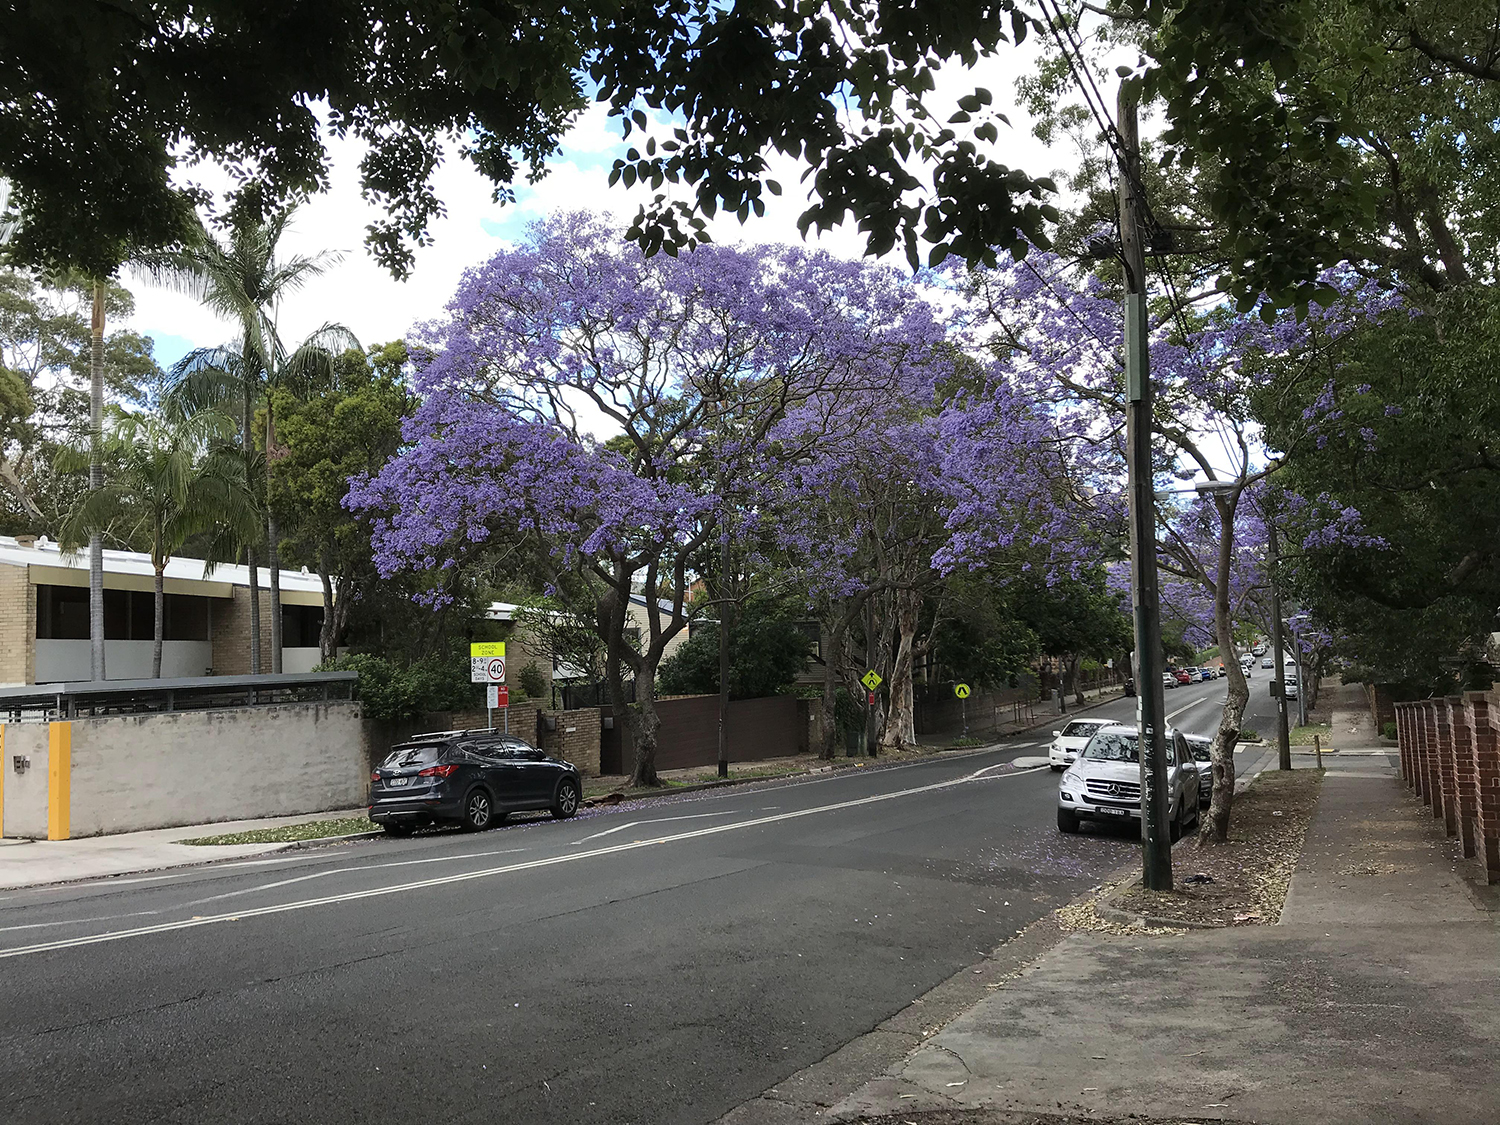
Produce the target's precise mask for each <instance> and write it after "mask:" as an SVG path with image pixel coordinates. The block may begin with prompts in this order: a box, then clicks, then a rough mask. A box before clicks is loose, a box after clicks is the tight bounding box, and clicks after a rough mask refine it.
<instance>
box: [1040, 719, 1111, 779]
mask: <svg viewBox="0 0 1500 1125" xmlns="http://www.w3.org/2000/svg"><path fill="white" fill-rule="evenodd" d="M1109 725H1110V720H1109V719H1074V720H1073V721H1072V722H1071V723H1069V724H1068V725H1067V726H1065V727H1063V729H1062V730H1055V731H1053V732H1052V745H1051V746H1049V747H1048V748H1047V759H1048V761H1050V762H1051V763H1052V768H1053V769H1054V770H1060V769H1066V768H1067V767H1068V766H1071V765H1072V764H1073V759H1074V758H1076V757H1078V752H1079V751H1080V750H1082V749H1083V748H1084V747H1085V746H1087V745H1088V744H1089V739H1091V738H1093V737H1094V735H1095V733H1097V732H1098V730H1099V728H1100V727H1107V726H1109Z"/></svg>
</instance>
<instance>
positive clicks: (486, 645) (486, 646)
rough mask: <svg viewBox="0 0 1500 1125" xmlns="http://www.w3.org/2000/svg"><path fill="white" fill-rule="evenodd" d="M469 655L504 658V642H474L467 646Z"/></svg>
mask: <svg viewBox="0 0 1500 1125" xmlns="http://www.w3.org/2000/svg"><path fill="white" fill-rule="evenodd" d="M469 655H470V656H471V657H472V656H504V655H505V642H504V641H475V642H474V643H473V644H471V645H469Z"/></svg>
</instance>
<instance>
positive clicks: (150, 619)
mask: <svg viewBox="0 0 1500 1125" xmlns="http://www.w3.org/2000/svg"><path fill="white" fill-rule="evenodd" d="M88 566H89V564H88V553H87V552H86V551H85V552H81V553H79V554H76V555H73V556H72V557H67V556H65V555H64V554H63V553H62V552H61V551H60V550H59V549H58V547H57V544H55V543H49V542H48V541H47V540H46V539H36V540H33V539H31V538H29V537H22V538H21V539H19V540H18V539H12V538H9V537H6V536H0V686H11V685H20V684H36V683H67V682H73V681H79V680H87V679H88V678H89V675H90V664H89V608H88V586H89V570H88ZM258 577H259V586H260V604H261V619H260V629H261V671H263V672H269V671H270V670H271V593H270V591H269V590H268V589H267V588H266V582H267V581H268V575H267V573H266V571H265V569H264V568H262V569H261V570H260V573H259V576H258ZM153 581H154V576H153V572H152V568H151V559H150V556H148V555H144V554H140V553H139V552H135V551H112V550H108V551H105V552H104V661H105V675H106V678H107V679H111V680H129V679H145V678H148V677H149V676H150V675H151V653H152V645H153V635H154V632H155V606H154V601H153V596H152V588H153ZM165 587H166V605H165V614H164V618H165V620H164V629H163V633H164V640H163V644H162V669H161V671H162V675H163V676H165V677H174V676H204V675H246V674H248V673H249V672H250V670H251V669H250V576H249V571H248V569H247V568H246V567H243V566H216V567H214V568H212V570H208V569H206V566H205V564H204V562H203V560H201V559H173V560H172V561H171V562H170V563H169V564H168V565H167V571H166V583H165ZM281 605H282V668H283V671H286V672H307V671H311V669H312V668H313V667H314V666H315V665H316V664H317V663H318V660H319V652H318V630H319V628H320V626H321V624H322V619H323V587H322V583H321V582H320V581H319V579H318V576H317V575H315V574H305V573H303V572H301V571H291V570H283V571H282V572H281Z"/></svg>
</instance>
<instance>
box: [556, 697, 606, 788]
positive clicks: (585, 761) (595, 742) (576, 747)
mask: <svg viewBox="0 0 1500 1125" xmlns="http://www.w3.org/2000/svg"><path fill="white" fill-rule="evenodd" d="M542 719H543V723H542V749H544V750H546V751H547V753H549V754H551V755H552V756H553V757H555V758H562V759H563V760H564V761H568V762H572V763H573V764H574V765H575V766H577V767H578V772H579V773H581V774H583V776H584V777H598V776H599V735H600V733H601V732H600V720H599V708H597V707H586V708H584V709H583V710H581V711H544V712H542ZM548 720H551V721H550V722H549V721H548ZM548 728H551V729H548Z"/></svg>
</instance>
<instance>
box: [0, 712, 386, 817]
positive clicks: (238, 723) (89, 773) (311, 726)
mask: <svg viewBox="0 0 1500 1125" xmlns="http://www.w3.org/2000/svg"><path fill="white" fill-rule="evenodd" d="M60 728H66V729H65V730H62V729H60ZM60 736H65V737H60ZM365 737H366V735H365V728H364V723H363V721H362V719H361V712H360V705H359V704H358V703H351V702H333V703H303V704H293V705H289V706H273V707H243V708H233V709H226V710H222V711H181V712H170V713H156V714H140V715H120V716H110V717H107V718H88V719H74V720H71V721H69V722H58V723H25V724H7V725H6V728H5V744H6V749H5V754H6V761H5V767H6V769H7V771H8V772H7V774H6V777H5V781H6V786H5V793H4V811H5V820H4V823H3V825H0V830H3V831H4V833H5V834H6V835H7V836H31V837H40V836H50V837H51V838H54V839H55V838H59V834H58V832H57V825H58V824H59V823H61V824H63V825H65V827H64V829H63V831H62V832H61V838H67V837H69V836H96V835H102V834H106V833H111V832H133V831H139V830H142V829H149V828H173V827H176V826H178V825H184V824H202V823H208V822H212V821H219V820H238V819H248V818H251V817H262V816H295V815H298V814H301V813H311V812H322V811H324V810H327V809H343V808H357V807H360V806H363V805H364V803H365V800H366V797H367V795H368V792H369V776H370V775H369V768H368V766H367V764H366V762H367V755H368V751H367V749H366V746H365ZM22 743H24V744H26V745H27V746H28V747H29V750H28V751H27V752H28V753H29V755H30V757H31V759H32V765H31V768H30V769H29V770H28V771H26V773H25V774H24V775H20V776H19V777H18V776H17V775H16V774H15V772H14V764H13V756H14V753H15V752H18V751H12V750H11V747H12V746H15V745H18V744H22ZM49 744H50V746H51V747H52V748H53V751H54V753H53V754H52V755H49V754H48V753H47V752H45V751H46V748H47V747H48V745H49ZM60 746H62V747H67V748H68V749H67V754H66V756H67V758H68V759H69V760H70V761H69V768H68V769H67V770H66V772H65V773H61V774H60V773H59V770H57V769H55V768H51V767H53V766H56V765H57V762H56V761H52V760H50V759H51V758H52V757H56V756H57V755H56V754H55V751H56V749H57V748H58V747H60Z"/></svg>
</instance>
